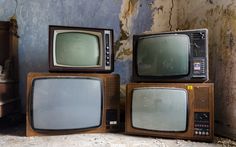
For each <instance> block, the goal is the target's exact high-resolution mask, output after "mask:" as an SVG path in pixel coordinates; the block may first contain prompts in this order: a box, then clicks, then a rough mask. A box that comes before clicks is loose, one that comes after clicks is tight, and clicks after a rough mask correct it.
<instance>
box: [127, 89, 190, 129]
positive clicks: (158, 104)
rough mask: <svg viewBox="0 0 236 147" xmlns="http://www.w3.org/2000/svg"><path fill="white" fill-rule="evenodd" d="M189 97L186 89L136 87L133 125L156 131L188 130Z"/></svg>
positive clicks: (133, 98)
mask: <svg viewBox="0 0 236 147" xmlns="http://www.w3.org/2000/svg"><path fill="white" fill-rule="evenodd" d="M187 99H188V98H187V91H186V90H185V89H177V88H150V87H149V88H137V89H134V90H133V95H132V112H131V113H132V114H131V115H132V126H133V127H134V128H139V129H145V130H154V131H175V132H177V131H180V132H181V131H186V128H187V105H188V103H187Z"/></svg>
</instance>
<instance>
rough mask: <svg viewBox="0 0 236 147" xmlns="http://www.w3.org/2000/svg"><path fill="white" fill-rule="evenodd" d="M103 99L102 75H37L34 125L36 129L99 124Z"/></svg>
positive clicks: (60, 128)
mask: <svg viewBox="0 0 236 147" xmlns="http://www.w3.org/2000/svg"><path fill="white" fill-rule="evenodd" d="M102 100H103V95H102V86H101V81H100V80H98V79H92V78H66V77H65V78H60V79H57V78H53V79H51V78H43V79H36V80H34V81H33V92H32V108H31V111H32V116H31V117H32V126H33V128H34V129H36V130H69V129H78V128H79V129H85V128H92V127H98V126H100V125H101V117H102V116H101V115H102Z"/></svg>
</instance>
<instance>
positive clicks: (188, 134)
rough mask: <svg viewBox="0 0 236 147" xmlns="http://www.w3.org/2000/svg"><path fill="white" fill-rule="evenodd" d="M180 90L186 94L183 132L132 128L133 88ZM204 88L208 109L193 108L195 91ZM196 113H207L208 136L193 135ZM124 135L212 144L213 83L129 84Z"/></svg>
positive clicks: (127, 87)
mask: <svg viewBox="0 0 236 147" xmlns="http://www.w3.org/2000/svg"><path fill="white" fill-rule="evenodd" d="M153 87H158V88H181V89H186V90H187V92H188V112H187V115H188V116H187V119H188V120H187V128H186V131H184V132H174V131H173V132H170V131H154V130H147V129H139V128H135V127H133V126H132V92H133V89H135V88H153ZM199 88H206V89H207V90H208V96H209V97H208V98H207V99H208V100H209V105H208V108H195V104H196V101H197V100H199V99H198V98H195V94H196V93H195V92H194V90H195V89H199ZM197 112H207V113H208V112H209V114H210V116H209V122H210V126H209V128H210V130H209V133H210V134H209V135H208V136H198V135H195V134H194V115H195V113H197ZM125 134H128V135H137V136H148V137H161V138H174V139H187V140H195V141H205V142H212V141H213V137H214V84H213V83H129V84H127V86H126V102H125Z"/></svg>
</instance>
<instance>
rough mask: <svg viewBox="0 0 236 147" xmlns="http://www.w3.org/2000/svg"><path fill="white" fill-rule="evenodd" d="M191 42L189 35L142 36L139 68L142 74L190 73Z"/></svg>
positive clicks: (138, 53) (138, 59) (139, 42)
mask: <svg viewBox="0 0 236 147" xmlns="http://www.w3.org/2000/svg"><path fill="white" fill-rule="evenodd" d="M189 49H190V42H189V37H188V36H187V35H159V36H152V37H143V38H140V39H139V41H138V45H137V68H138V75H140V76H179V75H187V74H188V73H189Z"/></svg>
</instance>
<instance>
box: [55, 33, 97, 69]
mask: <svg viewBox="0 0 236 147" xmlns="http://www.w3.org/2000/svg"><path fill="white" fill-rule="evenodd" d="M55 38H56V41H55V43H56V45H55V58H54V59H55V60H56V61H55V62H56V64H57V65H65V66H66V65H67V66H98V65H100V64H101V63H100V62H101V61H100V56H101V55H100V50H101V49H100V46H99V38H98V37H97V36H95V35H92V34H85V33H80V32H64V33H58V34H57V36H56V37H55Z"/></svg>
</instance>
